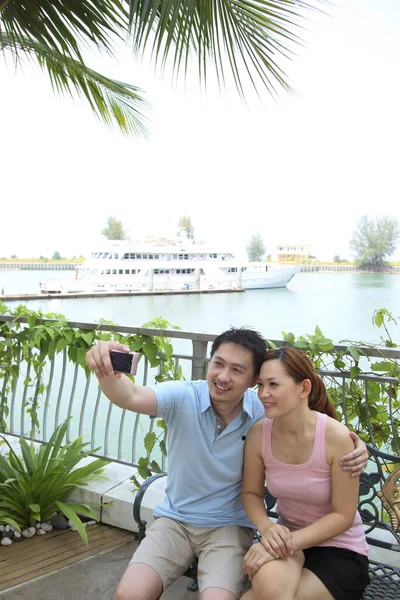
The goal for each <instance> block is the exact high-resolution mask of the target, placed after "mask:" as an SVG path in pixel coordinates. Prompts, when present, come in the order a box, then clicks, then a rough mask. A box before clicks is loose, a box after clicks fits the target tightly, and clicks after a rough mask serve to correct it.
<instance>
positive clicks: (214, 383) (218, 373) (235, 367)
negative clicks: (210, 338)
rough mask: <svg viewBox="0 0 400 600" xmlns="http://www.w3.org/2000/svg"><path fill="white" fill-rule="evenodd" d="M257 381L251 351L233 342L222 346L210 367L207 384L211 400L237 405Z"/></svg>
mask: <svg viewBox="0 0 400 600" xmlns="http://www.w3.org/2000/svg"><path fill="white" fill-rule="evenodd" d="M256 380H257V375H256V373H255V370H254V364H253V355H252V353H251V352H250V350H248V349H247V348H244V347H243V346H240V345H239V344H233V343H231V342H229V343H226V344H221V346H220V347H219V348H218V350H217V351H216V352H215V354H214V356H213V357H212V359H211V361H210V364H209V367H208V373H207V383H208V387H209V390H210V397H211V400H212V401H213V402H216V403H219V404H220V403H221V402H224V403H225V402H227V403H231V404H232V405H235V404H237V403H238V402H240V400H241V399H242V397H243V394H244V393H245V391H246V390H247V389H248V388H249V387H252V386H254V385H255V382H256Z"/></svg>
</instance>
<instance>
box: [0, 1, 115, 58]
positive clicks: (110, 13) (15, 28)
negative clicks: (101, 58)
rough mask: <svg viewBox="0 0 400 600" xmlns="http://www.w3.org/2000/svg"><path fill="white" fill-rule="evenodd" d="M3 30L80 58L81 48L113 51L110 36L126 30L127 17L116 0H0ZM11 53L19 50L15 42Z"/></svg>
mask: <svg viewBox="0 0 400 600" xmlns="http://www.w3.org/2000/svg"><path fill="white" fill-rule="evenodd" d="M0 15H1V21H2V28H1V29H2V30H3V31H4V33H5V34H6V35H7V36H10V37H11V39H15V37H16V36H17V37H19V38H21V39H22V38H26V39H28V40H30V41H36V42H38V43H39V44H40V45H41V46H47V48H48V49H53V50H57V51H58V52H60V53H62V54H66V55H70V56H72V57H75V58H78V59H82V56H81V51H80V46H81V45H82V44H86V46H87V45H88V44H90V45H95V46H96V47H97V48H101V49H106V50H107V51H109V52H111V51H112V44H111V38H112V36H115V35H119V36H122V35H123V34H124V31H126V26H127V14H126V12H125V10H124V8H123V5H122V3H121V2H120V1H119V0H79V2H76V0H8V1H7V2H5V1H4V0H0ZM14 51H15V52H16V53H17V54H18V53H19V52H20V51H21V48H20V47H19V44H18V43H16V44H15V46H14Z"/></svg>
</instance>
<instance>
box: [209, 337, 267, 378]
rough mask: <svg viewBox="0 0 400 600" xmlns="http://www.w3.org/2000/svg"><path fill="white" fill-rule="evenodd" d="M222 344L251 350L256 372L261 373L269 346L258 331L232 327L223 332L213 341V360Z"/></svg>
mask: <svg viewBox="0 0 400 600" xmlns="http://www.w3.org/2000/svg"><path fill="white" fill-rule="evenodd" d="M222 344H238V346H242V347H243V348H247V350H250V352H251V354H252V356H253V364H254V370H255V372H256V373H257V374H258V373H259V372H260V369H261V365H262V363H263V361H264V354H265V352H266V350H267V345H266V343H265V340H264V338H263V337H262V335H261V334H260V333H258V331H254V329H248V328H244V327H231V328H230V329H228V330H227V331H223V332H222V333H220V335H219V336H218V337H216V338H215V340H214V341H213V344H212V346H211V358H212V357H213V356H214V354H215V353H216V351H217V350H218V348H219V347H220V346H221V345H222Z"/></svg>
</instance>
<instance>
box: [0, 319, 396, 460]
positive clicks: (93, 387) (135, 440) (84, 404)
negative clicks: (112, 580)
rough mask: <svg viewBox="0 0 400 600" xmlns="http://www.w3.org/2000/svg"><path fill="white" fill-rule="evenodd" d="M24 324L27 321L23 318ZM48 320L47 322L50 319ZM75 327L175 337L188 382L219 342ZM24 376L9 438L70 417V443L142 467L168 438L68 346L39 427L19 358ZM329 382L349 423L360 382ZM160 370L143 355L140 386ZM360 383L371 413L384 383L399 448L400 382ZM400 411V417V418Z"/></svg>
mask: <svg viewBox="0 0 400 600" xmlns="http://www.w3.org/2000/svg"><path fill="white" fill-rule="evenodd" d="M11 320H13V318H12V317H10V316H8V315H0V322H1V321H3V322H4V321H11ZM20 321H21V322H22V323H26V320H24V319H20ZM44 321H45V320H44ZM68 325H69V327H71V328H76V329H85V330H89V331H90V330H97V331H98V330H104V331H111V332H117V333H121V334H140V335H145V336H162V337H165V336H167V337H168V338H171V340H172V341H173V344H174V354H173V358H174V360H175V364H176V366H177V367H178V366H181V367H182V371H183V375H184V377H185V378H186V379H187V380H196V379H204V377H205V374H206V369H207V364H208V355H209V352H208V350H209V344H210V343H211V342H212V341H213V340H214V339H215V337H216V335H214V334H206V333H196V332H191V331H180V330H179V331H176V330H160V329H144V328H139V327H125V326H117V325H115V326H111V325H99V324H98V323H79V322H69V323H68ZM273 342H274V343H275V344H276V345H278V346H279V345H281V344H282V343H283V342H282V340H273ZM345 348H346V347H345V346H341V345H338V346H336V347H335V349H336V350H344V349H345ZM360 350H362V352H363V353H364V354H365V355H367V356H370V357H378V358H383V357H387V358H392V359H396V360H400V351H399V350H396V349H393V348H392V349H387V348H382V349H372V348H368V347H365V348H360ZM18 365H19V368H20V373H19V376H18V378H17V380H16V381H15V384H14V386H13V388H12V390H11V393H10V395H9V398H8V408H9V413H8V417H7V423H8V427H9V429H8V431H7V433H8V434H11V435H13V436H18V437H19V436H23V437H25V438H31V439H33V440H34V441H37V442H46V441H48V440H49V438H50V436H51V434H52V432H53V431H54V429H55V428H56V427H57V426H58V425H59V424H60V423H62V422H63V421H64V420H65V419H66V418H69V424H68V430H67V440H68V441H70V440H72V439H74V438H75V437H77V436H80V435H82V436H83V437H84V439H85V440H86V441H87V442H88V444H90V449H91V451H92V453H93V454H94V455H95V456H99V457H104V458H109V459H112V460H113V461H116V462H120V463H122V464H129V465H132V464H133V465H137V462H138V459H139V457H140V456H143V455H145V454H146V452H145V450H144V444H143V440H144V437H145V435H146V434H147V433H148V432H149V431H156V432H157V434H158V435H160V436H162V435H163V434H164V432H163V430H162V429H161V428H158V427H157V420H156V419H152V418H149V417H148V416H145V415H139V414H135V413H131V412H130V411H125V410H121V409H119V408H118V407H115V406H114V405H113V404H112V403H111V402H109V401H108V399H107V398H106V397H105V396H104V395H103V394H102V392H101V390H100V388H99V386H98V382H97V379H96V377H94V376H93V375H90V376H89V377H86V374H85V372H84V370H83V369H82V368H81V367H80V366H79V365H76V364H73V363H72V362H70V361H69V360H68V347H67V348H65V349H64V350H63V351H62V352H61V353H59V354H56V355H55V356H54V358H53V359H51V360H47V361H46V362H45V367H44V372H43V384H44V390H45V391H44V394H43V398H42V403H41V406H40V407H39V409H38V412H37V416H38V421H39V427H35V425H34V423H33V422H31V420H30V419H29V415H28V414H27V412H26V409H27V408H28V407H29V403H30V397H31V395H32V393H33V390H32V388H31V387H30V385H29V382H28V380H29V377H30V372H29V366H28V365H27V363H26V362H25V361H24V360H21V356H20V357H19V360H18ZM320 373H321V375H322V377H323V378H329V380H330V385H331V386H332V385H333V386H334V387H336V389H337V390H338V396H340V397H341V399H340V402H339V403H338V405H339V408H340V410H341V411H342V412H343V415H344V421H345V423H346V424H348V423H349V420H348V419H349V418H351V416H350V417H349V416H348V410H347V403H348V398H347V393H348V386H349V385H350V384H351V382H354V380H352V379H351V378H350V374H349V373H344V372H337V371H327V370H325V371H322V372H320ZM156 375H157V370H156V369H152V368H151V367H150V364H149V362H148V360H147V359H146V358H145V357H144V356H143V357H142V359H141V360H140V363H139V369H138V374H137V376H136V382H137V383H139V384H141V385H149V384H151V383H153V382H154V378H155V376H156ZM8 378H9V375H8V374H7V373H3V378H2V380H1V379H0V392H1V388H2V389H3V392H4V390H5V389H6V386H7V382H8ZM357 381H358V384H359V385H361V386H363V389H364V393H363V396H364V399H363V406H364V408H363V410H364V411H366V412H367V417H368V411H369V410H370V405H369V398H368V396H369V393H370V385H369V384H370V383H372V382H379V383H380V384H383V387H384V388H385V390H386V392H385V393H386V394H387V401H386V400H385V402H386V405H387V409H388V415H389V420H390V425H388V426H390V427H391V435H392V439H394V440H395V444H397V440H398V431H396V424H395V423H396V421H397V422H398V418H399V417H398V415H397V413H396V411H398V410H399V409H397V408H395V406H394V403H395V400H396V399H395V397H394V394H393V390H394V389H395V386H397V385H398V383H399V382H398V380H397V379H395V378H391V377H380V376H377V375H376V376H375V375H369V374H364V375H360V376H359V377H358V378H357ZM395 413H396V415H397V416H396V418H395ZM366 423H367V425H366V430H367V431H368V434H369V439H370V441H371V443H372V444H375V441H376V440H375V438H376V435H375V432H374V428H373V427H372V424H371V420H370V418H369V417H368V418H367V420H366ZM395 451H396V453H397V454H399V453H400V452H399V448H398V446H396V445H395ZM152 458H154V459H155V460H157V461H159V462H160V464H161V467H162V468H163V469H164V468H165V466H166V465H165V457H164V456H161V453H160V455H158V456H157V450H154V451H153V454H152Z"/></svg>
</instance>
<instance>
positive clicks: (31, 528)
mask: <svg viewBox="0 0 400 600" xmlns="http://www.w3.org/2000/svg"><path fill="white" fill-rule="evenodd" d="M28 531H30V532H31V535H35V533H36V527H28Z"/></svg>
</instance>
